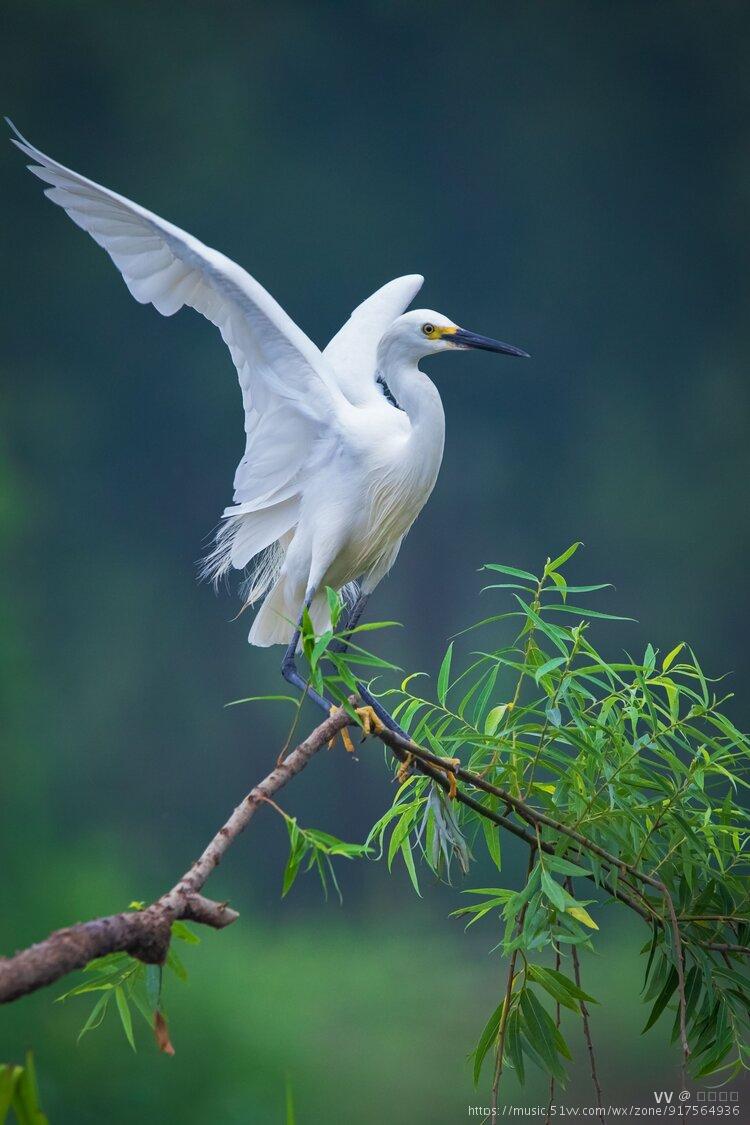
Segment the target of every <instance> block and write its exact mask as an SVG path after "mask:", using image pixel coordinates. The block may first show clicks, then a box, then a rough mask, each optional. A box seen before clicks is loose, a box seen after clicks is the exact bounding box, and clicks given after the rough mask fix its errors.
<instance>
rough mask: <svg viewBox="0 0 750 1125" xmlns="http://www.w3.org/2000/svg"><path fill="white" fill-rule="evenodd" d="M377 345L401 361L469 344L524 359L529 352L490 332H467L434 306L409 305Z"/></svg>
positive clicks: (462, 347)
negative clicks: (491, 336)
mask: <svg viewBox="0 0 750 1125" xmlns="http://www.w3.org/2000/svg"><path fill="white" fill-rule="evenodd" d="M380 347H381V349H382V350H383V351H386V352H387V353H388V355H389V358H391V359H393V358H396V357H398V359H400V360H402V361H411V362H415V363H416V362H417V361H418V360H420V359H422V358H423V357H424V356H428V355H434V354H435V352H450V351H465V350H467V349H468V348H479V349H480V350H482V351H487V352H499V353H500V354H501V355H515V356H525V357H526V358H527V359H528V357H529V353H528V352H525V351H523V350H522V349H521V348H514V347H513V345H512V344H503V343H501V341H500V340H492V339H490V337H489V336H478V335H477V334H476V333H475V332H467V331H466V329H465V328H460V327H459V326H458V325H457V324H454V323H453V321H452V320H449V319H448V317H447V316H443V314H442V313H439V312H435V311H434V310H433V309H412V311H411V312H407V313H404V315H403V316H400V317H399V318H398V319H397V320H394V322H393V324H392V325H391V327H390V328H389V329H388V331H387V332H386V333H385V335H384V336H383V339H382V340H381V345H380Z"/></svg>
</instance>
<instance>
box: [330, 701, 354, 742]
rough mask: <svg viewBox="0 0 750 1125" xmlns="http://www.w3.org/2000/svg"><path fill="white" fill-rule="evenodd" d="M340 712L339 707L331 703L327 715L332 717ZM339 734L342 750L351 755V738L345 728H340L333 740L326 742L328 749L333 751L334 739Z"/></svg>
mask: <svg viewBox="0 0 750 1125" xmlns="http://www.w3.org/2000/svg"><path fill="white" fill-rule="evenodd" d="M340 710H341V708H340V707H338V706H337V705H336V704H335V703H332V704H331V707H330V710H329V712H328V714H329V715H330V716H331V717H333V716H334V715H335V714H336V712H337V711H340ZM339 734H340V735H341V741H342V742H343V744H344V749H345V750H346V751H347V753H349V754H353V753H354V743H353V742H352V736H351V735H350V734H349V730H348V728H347V727H342V728H341V730H340V731H337V733H336V734H334V736H333V738H330V739H329V740H328V749H329V750H333V748H334V746H335V745H336V738H337V737H338V735H339Z"/></svg>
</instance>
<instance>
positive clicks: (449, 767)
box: [396, 751, 461, 801]
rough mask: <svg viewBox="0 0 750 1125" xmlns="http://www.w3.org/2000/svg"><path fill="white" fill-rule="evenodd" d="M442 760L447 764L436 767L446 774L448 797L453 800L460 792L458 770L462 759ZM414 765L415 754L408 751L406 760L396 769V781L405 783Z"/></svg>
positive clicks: (401, 783)
mask: <svg viewBox="0 0 750 1125" xmlns="http://www.w3.org/2000/svg"><path fill="white" fill-rule="evenodd" d="M441 761H443V762H444V763H445V765H444V766H438V765H435V769H440V770H442V772H443V773H444V774H445V776H446V779H447V781H448V799H449V800H451V801H452V800H454V798H455V796H456V794H457V793H458V786H457V785H456V770H457V769H458V767H459V766H460V765H461V759H460V758H442V759H441ZM413 765H414V755H413V754H411V753H409V752H408V751H407V753H406V756H405V758H404V760H403V761H402V763H401V765H400V766H399V767H398V769H397V771H396V781H398V783H399V785H403V783H404V782H405V781H406V779H407V778H408V776H409V774H410V773H411V768H412V766H413Z"/></svg>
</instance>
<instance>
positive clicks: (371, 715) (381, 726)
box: [355, 703, 385, 735]
mask: <svg viewBox="0 0 750 1125" xmlns="http://www.w3.org/2000/svg"><path fill="white" fill-rule="evenodd" d="M355 710H356V713H357V715H359V717H360V719H361V720H362V730H363V731H364V733H365V734H366V735H367V734H380V732H381V730H385V723H383V722H381V720H380V719H379V718H378V715H377V713H376V711H375V709H374V708H373V707H371V706H370V705H369V703H368V704H367V706H366V707H357V708H356V709H355Z"/></svg>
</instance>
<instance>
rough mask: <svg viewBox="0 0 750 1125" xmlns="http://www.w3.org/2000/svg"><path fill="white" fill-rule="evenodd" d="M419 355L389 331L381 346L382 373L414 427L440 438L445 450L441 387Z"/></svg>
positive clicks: (378, 360)
mask: <svg viewBox="0 0 750 1125" xmlns="http://www.w3.org/2000/svg"><path fill="white" fill-rule="evenodd" d="M418 364H419V356H415V355H413V354H411V352H410V351H409V350H407V349H406V348H405V347H404V344H403V342H402V341H401V340H399V339H394V338H393V337H390V336H389V335H388V334H386V335H385V336H384V337H383V339H382V340H381V342H380V346H379V348H378V357H377V366H378V374H379V375H381V376H382V378H383V379H384V380H385V382H386V383H387V384H388V387H389V388H390V390H391V393H392V394H393V396H394V398H395V399H396V401H397V402H398V404H399V406H400V407H401V409H402V410H404V411H406V414H407V415H408V417H409V421H410V422H411V424H412V429H414V430H422V431H427V432H428V433H432V434H433V435H434V436H435V438H439V444H440V449H441V451H442V444H443V438H444V434H445V414H444V412H443V404H442V402H441V401H440V395H439V394H438V391H437V387H436V386H435V384H434V383H433V382H432V380H431V379H428V378H427V376H426V375H425V373H424V371H420V369H419V366H418Z"/></svg>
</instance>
